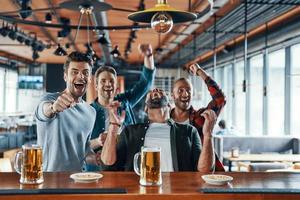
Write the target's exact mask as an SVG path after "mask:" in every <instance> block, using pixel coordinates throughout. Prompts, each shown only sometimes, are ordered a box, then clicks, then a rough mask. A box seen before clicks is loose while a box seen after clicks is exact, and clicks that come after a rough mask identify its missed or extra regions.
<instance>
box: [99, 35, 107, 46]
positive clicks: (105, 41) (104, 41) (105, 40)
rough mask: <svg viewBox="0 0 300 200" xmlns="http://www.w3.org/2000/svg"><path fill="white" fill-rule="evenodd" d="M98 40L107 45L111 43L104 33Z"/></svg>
mask: <svg viewBox="0 0 300 200" xmlns="http://www.w3.org/2000/svg"><path fill="white" fill-rule="evenodd" d="M97 42H99V43H100V44H103V45H107V44H109V43H108V41H107V39H106V38H105V34H104V33H103V34H102V35H101V37H100V38H99V39H98V40H97Z"/></svg>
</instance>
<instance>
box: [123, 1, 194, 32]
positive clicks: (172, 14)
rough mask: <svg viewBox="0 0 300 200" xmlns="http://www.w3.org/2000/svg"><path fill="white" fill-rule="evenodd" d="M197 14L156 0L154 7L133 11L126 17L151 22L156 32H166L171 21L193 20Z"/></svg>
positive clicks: (171, 25) (136, 20)
mask: <svg viewBox="0 0 300 200" xmlns="http://www.w3.org/2000/svg"><path fill="white" fill-rule="evenodd" d="M196 18H197V15H196V14H194V13H191V12H186V11H181V10H177V9H175V8H172V7H171V6H170V5H169V4H168V3H167V0H157V4H156V5H155V7H154V8H150V9H147V10H143V11H138V12H134V13H131V14H129V15H128V19H130V20H132V21H135V22H142V23H151V27H152V28H153V29H154V30H155V31H156V32H158V33H168V32H169V31H170V30H171V29H172V27H173V23H174V24H176V23H183V22H188V21H193V20H195V19H196Z"/></svg>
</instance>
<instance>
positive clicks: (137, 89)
mask: <svg viewBox="0 0 300 200" xmlns="http://www.w3.org/2000/svg"><path fill="white" fill-rule="evenodd" d="M139 50H140V53H141V54H142V55H143V56H144V67H143V71H142V74H141V76H140V80H139V81H138V82H137V83H136V84H135V85H134V86H133V87H132V88H131V89H130V90H126V91H125V92H124V93H120V94H118V95H116V91H117V73H116V71H115V70H114V68H112V67H108V66H104V67H101V68H99V69H98V70H97V71H96V73H95V78H96V88H97V93H98V98H97V99H96V100H95V101H94V102H93V103H92V104H91V106H92V107H94V108H95V110H96V112H97V116H96V121H95V125H94V129H93V132H92V136H91V139H95V138H98V137H99V135H101V136H103V140H104V139H105V137H106V134H103V133H105V132H106V131H107V130H108V126H109V123H110V122H109V117H108V110H107V108H108V106H109V105H110V104H111V103H112V102H113V101H119V102H120V104H121V110H122V111H125V112H124V113H125V120H124V122H123V125H124V126H126V125H130V124H135V123H136V122H135V117H134V114H133V110H132V108H133V107H134V106H135V105H136V104H137V103H138V102H139V101H140V100H141V99H142V98H143V97H144V96H145V94H147V92H148V91H149V90H150V89H151V86H152V83H153V80H154V75H155V67H154V59H153V54H152V47H151V45H150V44H142V45H140V46H139ZM100 138H101V137H100ZM100 142H101V141H100ZM99 147H100V146H99ZM98 150H99V148H98V149H96V151H98ZM87 170H88V171H95V170H100V168H99V167H97V166H91V165H89V166H87Z"/></svg>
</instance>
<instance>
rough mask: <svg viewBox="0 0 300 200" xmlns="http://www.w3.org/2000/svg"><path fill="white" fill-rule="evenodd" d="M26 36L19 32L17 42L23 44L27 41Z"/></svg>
mask: <svg viewBox="0 0 300 200" xmlns="http://www.w3.org/2000/svg"><path fill="white" fill-rule="evenodd" d="M25 37H26V36H25V35H24V33H23V32H21V33H20V32H18V33H17V41H18V42H20V43H21V44H22V43H23V42H24V41H25Z"/></svg>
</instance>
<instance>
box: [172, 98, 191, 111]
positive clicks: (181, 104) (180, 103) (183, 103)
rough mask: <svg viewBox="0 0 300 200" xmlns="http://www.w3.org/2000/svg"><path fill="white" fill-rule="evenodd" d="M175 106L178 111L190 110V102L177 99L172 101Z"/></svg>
mask: <svg viewBox="0 0 300 200" xmlns="http://www.w3.org/2000/svg"><path fill="white" fill-rule="evenodd" d="M174 103H175V106H176V107H177V108H179V109H180V110H187V109H189V108H190V105H191V101H190V100H189V101H181V100H180V99H179V98H177V99H175V100H174Z"/></svg>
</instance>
